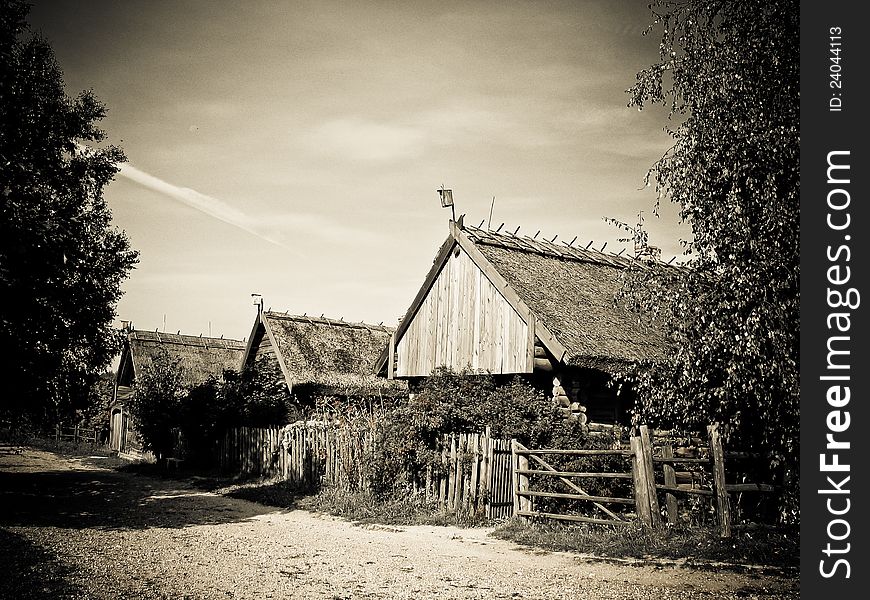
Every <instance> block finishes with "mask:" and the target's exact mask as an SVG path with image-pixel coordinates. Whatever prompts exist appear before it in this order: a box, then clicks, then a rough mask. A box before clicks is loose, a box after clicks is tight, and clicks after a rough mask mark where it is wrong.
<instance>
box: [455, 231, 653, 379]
mask: <svg viewBox="0 0 870 600" xmlns="http://www.w3.org/2000/svg"><path fill="white" fill-rule="evenodd" d="M464 232H465V234H466V235H467V236H468V239H469V240H470V241H472V242H473V243H474V245H475V246H476V247H477V248H478V249H479V250H480V252H481V254H483V256H484V257H486V260H487V261H489V263H490V264H492V266H493V267H495V269H496V270H497V271H498V273H499V274H500V275H501V276H502V277H504V279H505V280H506V281H507V282H508V284H510V286H511V287H512V288H513V289H514V291H516V293H517V295H518V296H519V297H520V299H522V301H523V302H525V303H526V304H527V305H528V307H529V308H530V309H531V311H532V312H533V313H534V314H535V317H536V319H538V320H539V321H541V322H542V323H543V324H544V325H545V326H546V327H547V328H548V329H549V330H550V332H552V334H553V335H554V336H555V337H556V338H557V339H558V340H559V341H560V342H561V343H562V345H563V346H564V347H565V350H566V355H565V357H564V358H563V362H564V363H565V364H569V365H576V366H583V367H590V368H598V369H601V370H610V369H611V368H613V367H615V366H616V364H615V363H627V362H633V361H637V360H641V359H660V358H664V356H665V352H666V344H665V340H664V336H663V334H662V332H661V331H660V330H659V329H658V328H657V327H655V326H654V325H653V324H652V323H650V322H649V321H648V320H647V319H644V318H643V317H642V316H641V315H638V314H636V313H633V312H631V311H629V310H628V309H627V308H625V307H623V306H620V305H618V304H617V303H616V297H617V294H618V293H619V291H620V290H621V289H622V279H621V275H622V273H623V271H624V269H625V268H627V267H629V266H631V265H632V264H635V265H636V264H637V263H636V262H634V261H633V259H630V258H625V257H622V256H616V255H613V254H605V253H602V252H598V251H596V250H591V251H590V250H585V249H583V248H575V247H571V246H567V245H565V244H561V245H559V244H556V243H551V242H548V241H537V240H531V239H529V238H527V237H517V236H512V235H510V234H503V233H496V232H492V231H486V230H483V229H478V228H476V227H467V226H466V227H465V229H464Z"/></svg>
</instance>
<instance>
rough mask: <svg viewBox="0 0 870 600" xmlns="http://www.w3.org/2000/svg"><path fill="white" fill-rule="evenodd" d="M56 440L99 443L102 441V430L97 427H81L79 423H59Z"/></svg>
mask: <svg viewBox="0 0 870 600" xmlns="http://www.w3.org/2000/svg"><path fill="white" fill-rule="evenodd" d="M54 439H55V441H58V442H59V441H61V440H64V441H68V442H73V443H76V444H78V443H80V442H81V443H88V444H91V445H97V444H98V443H99V442H100V430H99V429H98V428H96V427H81V426H79V425H72V426H68V425H58V426H57V428H56V429H55V435H54Z"/></svg>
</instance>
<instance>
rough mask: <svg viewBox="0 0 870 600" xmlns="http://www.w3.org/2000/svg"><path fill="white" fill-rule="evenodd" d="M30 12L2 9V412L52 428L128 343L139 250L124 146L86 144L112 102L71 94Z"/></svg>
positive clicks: (96, 136)
mask: <svg viewBox="0 0 870 600" xmlns="http://www.w3.org/2000/svg"><path fill="white" fill-rule="evenodd" d="M27 11H28V7H27V6H26V5H25V4H24V3H22V2H17V1H13V2H4V6H3V9H2V18H0V54H2V58H3V60H2V62H0V64H2V66H0V99H2V101H0V291H2V295H3V298H4V299H8V301H7V302H4V306H3V307H2V308H0V344H2V345H3V347H5V348H10V349H14V352H13V354H12V358H11V360H7V361H4V364H3V366H2V371H0V377H2V379H3V381H4V382H6V384H7V385H8V386H9V389H8V390H7V393H6V394H4V399H3V403H2V404H0V418H10V419H12V420H13V421H17V420H20V419H23V418H28V419H30V420H33V421H34V422H36V423H37V424H39V425H42V426H50V425H52V424H53V423H55V422H57V421H58V420H59V419H60V418H62V417H65V416H69V415H71V413H72V411H73V410H74V409H75V408H77V407H79V406H83V405H86V404H87V402H88V397H89V388H90V387H91V385H93V384H94V383H96V381H97V378H98V376H99V373H100V371H102V370H103V369H104V368H105V366H106V365H107V364H108V362H109V360H110V359H111V358H112V356H113V355H114V354H115V353H116V351H117V349H118V348H119V345H120V336H119V335H118V334H117V333H116V332H114V331H113V330H112V328H111V323H112V320H113V318H114V317H115V306H116V305H117V302H118V300H119V299H120V296H121V287H120V286H121V282H122V281H123V280H124V279H125V278H126V277H127V275H128V273H129V272H130V270H131V269H132V268H133V266H134V265H135V263H136V262H137V254H136V252H135V251H133V250H131V249H130V247H129V242H128V241H127V238H126V236H125V235H124V234H123V232H120V231H118V230H117V229H115V228H113V227H112V226H111V212H110V211H109V208H108V206H107V205H106V202H105V200H104V199H103V196H102V189H103V187H104V186H105V185H106V184H107V183H108V182H109V181H111V179H112V177H113V176H114V175H115V173H116V172H117V168H118V167H117V163H118V162H120V161H122V160H124V155H123V152H121V150H120V149H118V148H116V147H114V146H106V147H102V148H94V149H92V150H85V149H84V147H83V146H82V145H81V144H82V143H83V142H90V143H97V142H100V141H102V140H103V139H104V138H105V134H104V133H103V132H102V131H101V130H100V129H99V128H98V127H97V126H96V123H97V121H99V120H100V119H102V117H103V116H105V107H104V106H103V105H102V104H101V103H100V102H99V101H98V100H97V99H96V98H95V97H94V96H93V94H92V93H91V92H83V93H82V94H80V95H79V96H78V97H77V98H75V99H73V98H69V97H68V96H66V94H65V92H64V82H63V76H62V73H61V70H60V68H59V66H58V65H57V62H56V60H55V57H54V53H53V51H52V49H51V47H50V46H49V44H48V43H47V42H46V41H45V40H43V39H42V38H40V37H39V36H34V35H29V34H28V33H27V26H26V23H25V21H24V19H25V17H26V14H27Z"/></svg>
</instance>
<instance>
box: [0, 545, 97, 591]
mask: <svg viewBox="0 0 870 600" xmlns="http://www.w3.org/2000/svg"><path fill="white" fill-rule="evenodd" d="M0 558H2V565H3V575H2V576H0V598H51V599H52V600H57V598H85V597H87V594H86V592H85V590H84V589H83V588H82V587H81V586H80V585H78V584H77V583H75V582H72V581H70V579H72V575H73V574H74V573H75V570H74V569H72V568H71V567H69V566H67V565H64V564H63V563H61V562H60V561H59V560H58V558H57V557H56V556H55V555H54V554H53V553H52V552H50V551H47V550H44V549H43V548H40V547H38V546H35V545H34V544H32V543H30V542H29V541H27V540H26V539H24V538H23V537H21V536H19V535H16V534H14V533H11V532H9V531H4V530H3V529H0Z"/></svg>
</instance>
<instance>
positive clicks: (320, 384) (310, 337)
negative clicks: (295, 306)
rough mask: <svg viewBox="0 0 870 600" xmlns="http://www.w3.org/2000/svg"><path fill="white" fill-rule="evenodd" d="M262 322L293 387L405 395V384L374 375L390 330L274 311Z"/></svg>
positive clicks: (328, 392)
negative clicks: (266, 327)
mask: <svg viewBox="0 0 870 600" xmlns="http://www.w3.org/2000/svg"><path fill="white" fill-rule="evenodd" d="M262 318H263V320H264V321H265V323H266V324H267V326H268V328H269V331H270V332H271V334H272V336H273V338H274V340H275V344H276V345H277V350H278V356H279V357H280V360H283V362H284V367H285V373H286V375H288V376H289V378H290V380H291V381H290V382H289V383H290V384H291V386H292V387H293V389H296V390H298V389H300V388H303V389H308V390H310V391H312V392H314V393H319V394H323V395H338V396H360V395H386V396H394V395H397V394H401V393H404V392H405V391H406V387H405V384H404V383H403V382H398V381H388V380H384V379H382V378H379V377H376V376H375V375H374V374H373V370H374V365H375V361H376V360H377V358H378V355H379V354H380V352H381V350H382V349H383V348H384V347H385V346H386V345H387V343H388V341H389V339H390V335H391V334H392V332H393V330H392V329H391V328H389V327H384V326H383V325H368V324H365V323H348V322H345V321H340V320H335V319H326V318H314V317H307V316H294V315H288V314H286V313H278V312H271V311H270V312H265V313H263V315H262Z"/></svg>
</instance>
